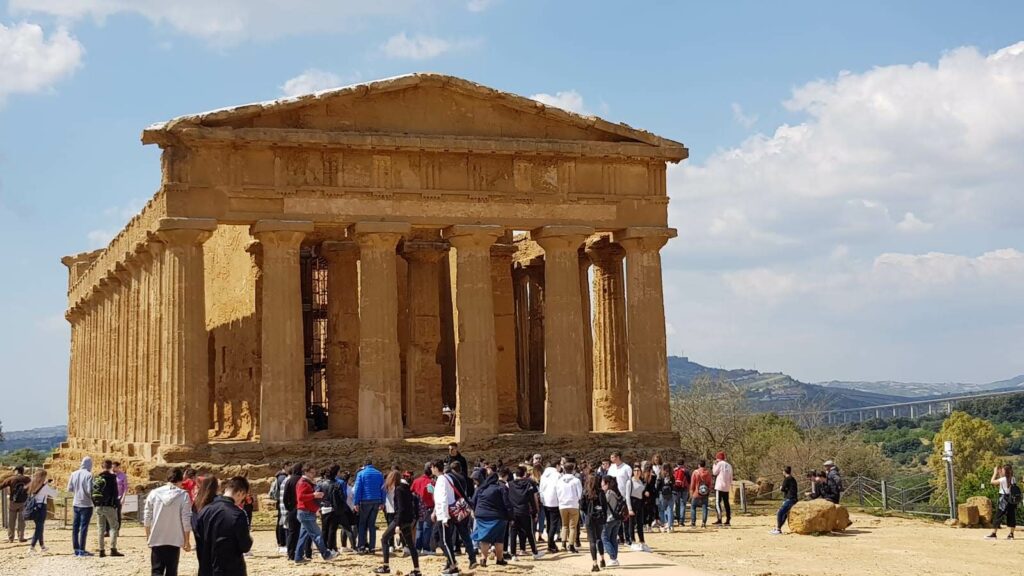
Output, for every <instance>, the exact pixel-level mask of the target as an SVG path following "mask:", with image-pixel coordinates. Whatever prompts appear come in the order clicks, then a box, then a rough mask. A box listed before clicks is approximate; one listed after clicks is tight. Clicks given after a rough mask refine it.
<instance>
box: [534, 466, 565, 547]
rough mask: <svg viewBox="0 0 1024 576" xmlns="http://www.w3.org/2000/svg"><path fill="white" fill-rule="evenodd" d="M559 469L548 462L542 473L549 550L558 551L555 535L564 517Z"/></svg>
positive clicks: (541, 501)
mask: <svg viewBox="0 0 1024 576" xmlns="http://www.w3.org/2000/svg"><path fill="white" fill-rule="evenodd" d="M559 476H560V474H559V472H558V469H557V468H555V467H554V466H552V465H551V463H548V465H547V467H546V468H544V473H543V474H541V475H540V486H539V490H540V505H541V506H543V507H544V523H545V524H546V525H547V529H548V552H551V553H554V552H558V545H557V544H555V537H556V536H557V535H558V533H559V532H560V531H561V525H562V518H561V515H560V513H559V512H558V478H559Z"/></svg>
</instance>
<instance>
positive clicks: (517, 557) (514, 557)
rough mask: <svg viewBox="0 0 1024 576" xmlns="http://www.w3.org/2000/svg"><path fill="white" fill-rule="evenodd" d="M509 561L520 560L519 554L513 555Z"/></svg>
mask: <svg viewBox="0 0 1024 576" xmlns="http://www.w3.org/2000/svg"><path fill="white" fill-rule="evenodd" d="M509 562H519V556H515V555H513V556H512V558H510V559H509Z"/></svg>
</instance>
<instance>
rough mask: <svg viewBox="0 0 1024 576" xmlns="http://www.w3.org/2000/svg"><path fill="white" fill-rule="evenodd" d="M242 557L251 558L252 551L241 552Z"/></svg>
mask: <svg viewBox="0 0 1024 576" xmlns="http://www.w3.org/2000/svg"><path fill="white" fill-rule="evenodd" d="M242 556H246V557H251V556H252V551H249V552H242Z"/></svg>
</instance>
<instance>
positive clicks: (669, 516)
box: [658, 494, 676, 528]
mask: <svg viewBox="0 0 1024 576" xmlns="http://www.w3.org/2000/svg"><path fill="white" fill-rule="evenodd" d="M675 512H676V511H675V506H674V504H673V502H672V495H671V494H670V495H668V496H661V497H659V498H658V519H659V520H661V524H662V525H663V526H667V527H669V528H671V527H672V524H673V523H674V522H675V519H676V517H675Z"/></svg>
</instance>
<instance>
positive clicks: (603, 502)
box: [581, 474, 608, 572]
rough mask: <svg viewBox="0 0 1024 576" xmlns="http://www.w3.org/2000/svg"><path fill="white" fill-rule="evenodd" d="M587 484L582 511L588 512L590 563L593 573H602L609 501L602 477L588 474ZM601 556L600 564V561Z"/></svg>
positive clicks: (584, 488) (584, 490)
mask: <svg viewBox="0 0 1024 576" xmlns="http://www.w3.org/2000/svg"><path fill="white" fill-rule="evenodd" d="M586 478H587V483H586V486H584V487H583V500H582V502H581V509H584V510H586V511H587V522H586V530H587V543H588V544H589V545H590V561H591V563H592V564H593V567H592V568H591V569H590V571H591V572H600V571H601V568H604V567H605V565H606V564H605V561H604V542H602V535H603V533H604V525H605V524H606V523H607V522H608V500H607V498H606V497H605V494H604V490H602V489H601V477H600V476H599V475H597V474H587V477H586ZM598 556H600V562H599V561H598Z"/></svg>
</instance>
